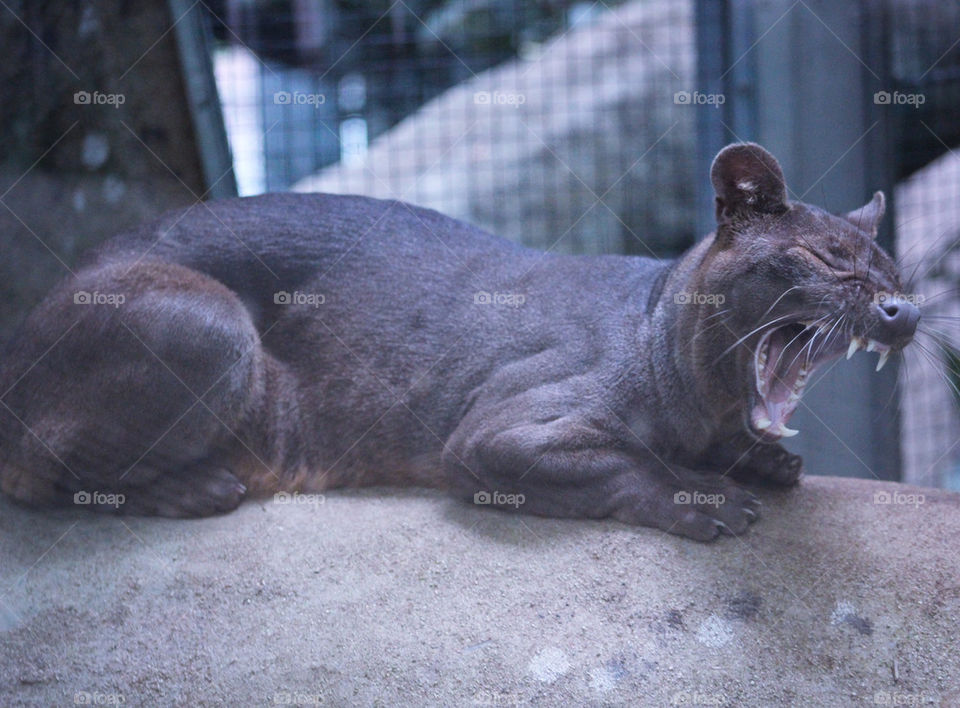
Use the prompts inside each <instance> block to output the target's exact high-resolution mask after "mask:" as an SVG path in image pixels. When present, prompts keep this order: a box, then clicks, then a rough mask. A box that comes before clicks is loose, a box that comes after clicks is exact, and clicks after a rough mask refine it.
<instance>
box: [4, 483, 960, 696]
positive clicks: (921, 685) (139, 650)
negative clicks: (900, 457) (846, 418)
mask: <svg viewBox="0 0 960 708" xmlns="http://www.w3.org/2000/svg"><path fill="white" fill-rule="evenodd" d="M761 495H762V498H763V500H764V511H763V515H762V516H761V518H760V520H759V521H758V522H757V523H756V524H754V525H753V526H752V527H751V529H750V531H749V532H748V534H747V535H746V536H744V537H742V538H730V537H724V538H721V539H720V540H719V541H718V542H716V543H712V544H700V543H696V542H693V541H688V540H685V539H682V538H678V537H673V536H667V535H665V534H663V533H661V532H659V531H655V530H650V529H633V528H629V527H626V526H623V525H620V524H618V523H614V522H580V521H559V520H552V519H539V518H533V517H527V516H517V515H511V514H506V513H501V512H495V511H491V510H490V509H485V508H476V507H473V506H470V505H465V504H461V503H459V502H455V501H453V500H450V499H447V498H446V497H444V496H443V495H442V494H439V493H436V492H426V491H424V492H419V491H415V492H410V491H402V492H397V491H393V490H367V491H362V492H330V493H329V494H327V495H326V496H325V497H306V498H295V499H292V500H287V502H286V503H276V502H274V501H272V500H271V501H267V502H248V503H246V504H244V505H243V506H242V507H241V509H240V510H239V511H237V512H235V513H233V514H231V515H229V516H225V517H219V518H213V519H207V520H202V521H168V520H160V519H140V518H123V519H121V518H112V517H105V516H96V515H92V514H88V513H85V512H81V511H78V512H62V513H57V514H41V513H36V512H30V511H27V510H23V509H20V508H17V507H14V506H12V505H11V504H10V503H9V502H8V501H6V500H3V501H2V502H0V696H2V697H3V699H2V703H3V704H4V705H38V706H46V705H54V704H56V705H64V704H67V705H69V704H72V703H74V701H75V700H79V701H81V702H82V701H88V702H89V703H96V702H99V703H100V704H107V702H109V701H111V700H112V701H114V702H118V701H119V700H121V699H122V700H124V701H125V702H126V704H127V705H173V704H174V703H179V704H189V705H216V704H221V703H227V704H232V705H267V704H275V705H276V704H287V705H294V704H296V705H310V704H323V705H437V706H440V705H444V706H449V705H515V704H520V705H527V704H534V705H632V706H646V705H651V706H663V705H670V704H671V703H672V704H675V705H681V704H684V705H698V704H699V705H718V706H773V705H804V706H837V705H864V704H865V705H918V704H919V705H924V704H933V705H943V706H954V705H958V704H960V689H958V686H960V653H958V652H957V651H956V647H957V637H958V636H960V560H958V554H957V551H956V549H957V543H958V541H957V539H958V538H960V495H957V494H951V493H947V492H942V491H936V490H927V489H918V488H913V487H905V486H900V485H895V484H881V483H876V482H870V481H866V480H857V479H839V478H830V477H808V478H806V479H804V480H803V481H802V482H801V485H800V486H799V487H798V488H797V489H795V490H792V491H787V492H768V491H763V492H761Z"/></svg>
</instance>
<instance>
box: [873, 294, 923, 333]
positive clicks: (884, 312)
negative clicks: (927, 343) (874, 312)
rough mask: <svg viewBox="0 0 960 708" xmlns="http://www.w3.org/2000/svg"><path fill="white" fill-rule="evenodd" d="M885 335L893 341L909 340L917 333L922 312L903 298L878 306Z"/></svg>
mask: <svg viewBox="0 0 960 708" xmlns="http://www.w3.org/2000/svg"><path fill="white" fill-rule="evenodd" d="M877 309H878V310H879V311H880V322H881V327H882V329H883V332H884V334H886V335H887V336H888V337H889V338H891V339H909V338H910V337H912V336H913V333H914V332H916V331H917V322H919V321H920V310H919V309H917V306H916V305H914V304H913V303H912V302H908V301H907V300H904V299H902V298H896V299H890V300H887V301H886V302H883V303H880V304H879V305H877Z"/></svg>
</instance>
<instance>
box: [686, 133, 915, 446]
mask: <svg viewBox="0 0 960 708" xmlns="http://www.w3.org/2000/svg"><path fill="white" fill-rule="evenodd" d="M710 177H711V181H712V182H713V187H714V190H715V191H716V216H717V230H716V234H715V236H714V238H713V241H712V243H711V244H710V246H709V249H708V250H707V251H706V253H705V256H704V259H703V261H702V262H701V263H700V265H699V266H698V267H697V274H696V277H697V279H698V287H699V288H700V289H702V290H703V291H704V292H706V293H715V294H719V295H722V296H723V302H722V303H717V302H716V300H718V299H719V298H715V299H714V303H713V305H714V306H713V312H710V311H709V309H708V308H704V309H703V310H702V316H701V317H698V325H697V327H696V333H695V336H696V337H697V338H698V339H699V340H701V341H699V343H698V345H697V347H696V350H697V351H698V359H699V361H700V363H706V359H712V362H711V363H712V364H713V365H714V367H715V370H716V371H717V372H718V373H719V374H720V376H721V377H723V382H724V383H723V386H724V388H725V389H726V391H727V393H729V394H731V395H732V396H733V397H734V398H736V399H739V400H741V401H746V406H745V407H744V409H743V411H742V413H743V417H744V424H745V425H746V427H747V428H748V430H749V431H750V432H752V433H753V434H754V435H756V436H757V437H759V438H762V439H764V440H776V439H779V438H781V437H785V436H791V435H794V434H796V431H794V430H791V429H790V428H788V427H787V422H788V420H789V418H790V416H791V415H792V414H793V412H794V411H795V410H796V408H797V405H798V404H799V401H800V397H801V396H802V395H803V391H804V386H805V385H806V383H807V381H808V380H809V378H810V376H811V375H812V373H813V372H814V371H815V370H816V369H818V368H820V367H823V366H824V365H826V364H828V363H830V362H832V361H834V360H835V359H837V358H838V357H840V356H844V355H846V356H847V357H848V358H849V357H850V356H852V355H853V354H854V353H855V352H856V351H857V350H859V349H866V350H867V351H872V352H877V356H878V357H879V358H878V361H877V369H878V370H879V369H880V367H882V366H883V365H884V364H885V363H886V361H887V357H888V356H889V355H890V354H891V353H894V352H898V351H899V350H900V349H902V348H903V347H904V346H906V345H907V344H908V343H909V342H910V341H911V339H912V338H913V335H914V332H915V331H916V328H917V322H918V321H919V319H920V312H919V310H918V309H917V307H916V306H915V305H914V304H913V303H912V302H911V299H910V298H909V297H908V296H906V295H904V294H903V293H902V292H901V290H902V288H901V284H900V278H899V275H898V272H897V267H896V264H895V263H894V261H893V259H892V258H891V257H890V256H889V255H888V254H887V253H886V252H885V251H884V250H883V249H882V248H880V246H878V245H877V243H876V235H877V226H878V223H879V221H880V219H881V218H882V216H883V212H884V197H883V193H881V192H877V193H876V194H875V195H874V196H873V199H872V200H871V201H870V202H869V203H868V204H867V205H866V206H864V207H862V208H860V209H857V210H856V211H853V212H850V213H849V214H841V215H834V214H829V213H827V212H825V211H824V210H822V209H820V208H818V207H815V206H812V205H810V204H805V203H803V202H799V201H790V200H788V198H787V190H786V185H785V184H784V179H783V172H782V171H781V169H780V165H779V164H778V163H777V161H776V159H775V158H774V157H773V156H772V155H771V154H770V153H768V152H767V151H766V150H764V149H763V148H762V147H760V146H759V145H755V144H751V143H745V144H737V145H730V146H728V147H726V148H724V149H723V150H722V151H721V152H720V153H719V154H718V155H717V157H716V159H715V160H714V163H713V167H712V169H711V173H710Z"/></svg>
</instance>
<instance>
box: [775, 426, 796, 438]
mask: <svg viewBox="0 0 960 708" xmlns="http://www.w3.org/2000/svg"><path fill="white" fill-rule="evenodd" d="M777 432H778V433H780V435H782V436H783V437H785V438H792V437H793V436H794V435H796V434H797V433H799V432H800V431H799V430H794V429H793V428H788V427H787V426H785V425H784V424H783V423H780V429H779V430H778V431H777Z"/></svg>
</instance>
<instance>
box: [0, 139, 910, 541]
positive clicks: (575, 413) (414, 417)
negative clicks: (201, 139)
mask: <svg viewBox="0 0 960 708" xmlns="http://www.w3.org/2000/svg"><path fill="white" fill-rule="evenodd" d="M711 178H712V181H713V185H714V188H715V190H716V197H717V198H716V205H717V206H716V214H717V228H716V232H715V233H713V234H710V235H709V236H708V237H707V238H705V239H704V240H702V241H701V242H700V243H699V244H698V245H696V246H695V247H694V248H692V249H691V250H690V251H688V252H687V253H686V254H685V255H684V256H682V257H681V258H679V259H678V260H676V261H658V260H653V259H646V258H640V257H632V256H600V257H587V256H566V255H558V254H551V253H543V252H539V251H534V250H530V249H526V248H523V247H521V246H519V245H517V244H515V243H512V242H510V241H507V240H504V239H501V238H498V237H495V236H492V235H490V234H487V233H485V232H483V231H480V230H478V229H476V228H473V227H471V226H469V225H467V224H464V223H461V222H458V221H455V220H452V219H449V218H447V217H444V216H442V215H440V214H438V213H436V212H433V211H428V210H424V209H420V208H417V207H413V206H410V205H407V204H404V203H400V202H386V201H378V200H373V199H368V198H364V197H349V196H332V195H292V194H277V195H266V196H262V197H254V198H248V199H234V200H229V201H223V202H217V203H212V204H209V205H203V204H201V205H197V206H194V207H192V208H190V209H188V210H186V211H179V212H174V213H171V214H168V215H166V216H164V217H162V218H160V219H159V220H158V221H156V222H154V223H152V224H148V225H146V226H143V227H142V228H140V229H138V230H136V231H134V232H131V233H128V234H124V235H121V236H119V237H117V238H115V239H113V240H111V241H109V242H107V243H106V244H104V245H103V246H102V247H100V248H99V249H97V250H96V251H95V252H93V253H92V254H90V255H89V257H88V258H87V259H86V260H85V261H84V262H83V263H82V264H81V267H80V268H79V269H78V270H77V272H76V275H75V276H71V277H70V278H68V279H67V280H66V281H65V282H63V283H61V284H60V285H58V286H57V287H56V288H55V289H54V290H53V291H52V292H51V293H50V294H49V295H48V296H47V297H46V299H45V300H44V301H43V302H42V303H41V304H40V305H39V306H38V307H37V308H36V309H35V310H34V311H33V312H32V313H31V314H30V316H29V317H28V318H27V319H26V321H25V323H24V324H23V326H22V328H21V330H20V331H19V333H18V334H17V335H16V336H15V337H14V339H13V342H12V346H11V348H10V350H9V351H8V352H7V353H6V354H5V356H4V358H3V372H2V389H0V391H3V392H5V393H4V395H3V398H2V399H0V400H2V403H3V406H2V407H0V433H2V439H0V454H2V467H0V481H2V489H3V491H4V492H6V493H7V494H9V495H11V496H12V497H13V498H15V499H17V500H19V501H21V502H23V503H26V504H31V505H37V506H45V505H66V504H71V503H73V502H74V499H75V495H78V494H81V495H86V496H84V497H83V498H82V501H88V502H91V503H90V504H89V506H90V508H94V509H99V510H111V511H112V510H114V509H117V508H119V511H121V512H125V513H135V514H160V515H165V516H201V515H206V514H214V513H220V512H225V511H229V510H231V509H233V508H235V507H236V506H237V505H238V504H239V503H240V502H241V501H242V499H243V498H244V497H245V496H247V495H264V494H270V493H275V492H278V491H284V490H285V491H294V490H301V491H319V490H324V489H329V488H334V487H343V486H354V485H371V484H384V485H401V484H418V485H432V486H443V487H446V488H448V489H449V490H450V491H451V492H452V493H453V494H455V495H457V496H459V497H463V498H465V499H468V500H474V499H475V500H476V501H478V502H481V503H489V504H490V506H496V507H501V508H505V509H509V510H515V511H520V512H528V513H532V514H540V515H546V516H562V517H585V518H603V517H613V518H615V519H619V520H620V521H623V522H626V523H630V524H642V525H648V526H655V527H659V528H661V529H664V530H666V531H669V532H671V533H677V534H683V535H686V536H689V537H691V538H696V539H702V540H708V539H712V538H714V537H715V536H716V535H717V534H718V533H720V532H730V533H735V534H738V533H742V532H743V531H744V530H745V529H746V528H747V526H748V525H749V524H750V522H752V521H753V520H754V519H755V518H756V516H757V500H756V498H755V497H754V495H753V494H751V493H750V492H749V491H747V490H746V489H745V488H743V487H741V486H740V485H739V484H738V483H737V482H734V481H733V480H732V479H731V478H732V477H733V478H736V479H738V480H745V481H750V480H751V479H753V480H761V479H762V480H767V481H770V482H774V483H779V484H784V485H790V484H793V483H795V482H796V481H797V479H798V477H799V476H800V474H801V469H802V464H801V460H800V458H798V457H797V456H795V455H792V454H790V453H788V452H787V451H786V450H785V449H784V448H783V447H781V446H780V444H779V443H778V442H777V441H778V440H779V439H780V438H781V437H783V436H787V435H792V434H794V433H795V432H796V431H793V430H791V429H789V428H788V427H787V423H788V421H789V418H790V415H791V413H792V412H793V411H794V409H795V408H796V406H797V404H798V401H799V397H800V396H801V395H802V393H803V388H804V384H805V382H806V381H807V379H808V378H809V376H810V374H811V372H812V371H813V370H814V369H816V368H817V367H820V366H823V364H825V363H826V362H829V361H831V360H833V359H835V358H836V357H838V356H841V355H843V354H846V353H850V354H852V353H853V352H855V351H856V350H857V349H859V348H865V349H867V350H874V351H877V352H879V354H878V356H879V360H878V364H880V365H882V364H883V363H884V362H885V361H886V358H887V356H888V355H889V354H890V353H891V352H896V351H898V350H899V349H901V348H902V347H903V346H905V345H906V344H907V343H908V342H910V340H911V338H912V336H913V334H914V331H915V329H916V326H917V321H918V319H919V316H920V315H919V312H918V310H917V308H916V307H914V306H913V305H912V304H910V302H908V301H907V300H906V299H905V298H903V297H901V296H900V295H898V293H899V291H900V282H899V279H898V275H897V271H896V267H895V265H894V263H893V261H892V260H891V258H890V257H889V256H888V255H887V254H886V253H885V252H884V251H883V250H882V249H881V248H880V247H879V246H877V244H876V243H875V241H874V237H875V235H876V231H877V222H878V221H879V219H880V218H881V216H882V214H883V210H884V200H883V195H882V194H881V193H879V192H878V193H877V194H876V195H875V196H874V198H873V200H872V201H871V202H870V203H868V204H867V205H866V206H864V207H863V208H861V209H859V210H857V211H854V212H852V213H850V214H846V215H839V216H834V215H831V214H828V213H826V212H824V211H822V210H821V209H819V208H817V207H815V206H811V205H809V204H804V203H801V202H792V201H789V200H788V199H787V195H786V188H785V185H784V181H783V175H782V172H781V170H780V166H779V165H778V164H777V162H776V160H775V159H774V158H773V157H772V156H771V155H770V154H769V153H767V152H766V151H765V150H763V149H762V148H761V147H759V146H757V145H753V144H738V145H731V146H729V147H727V148H725V149H724V150H723V151H721V152H720V154H719V155H718V156H717V158H716V160H715V162H714V165H713V168H712V172H711ZM109 495H113V496H109ZM120 495H122V496H120ZM118 499H122V503H119V502H118V501H117V500H118ZM104 500H107V501H104Z"/></svg>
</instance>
